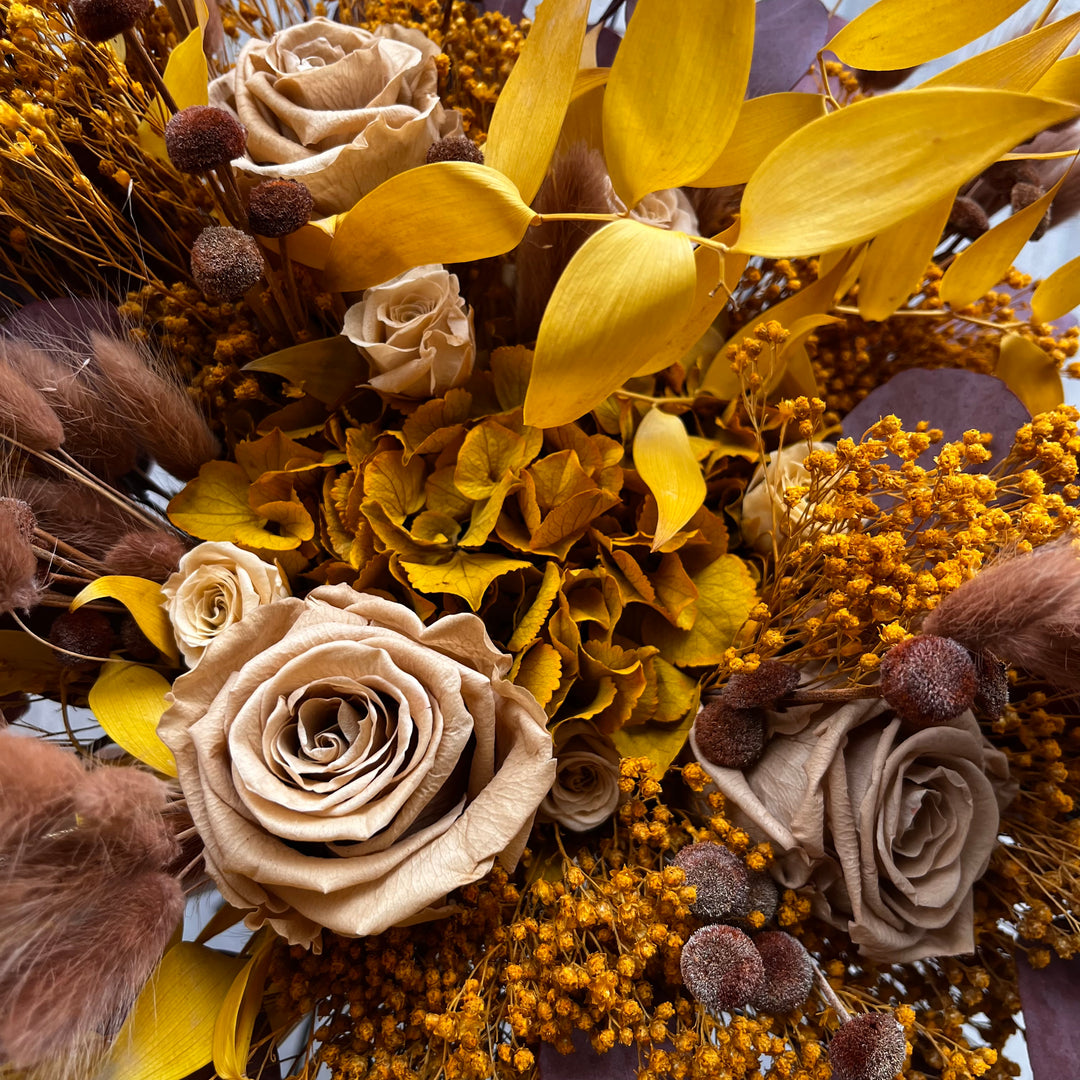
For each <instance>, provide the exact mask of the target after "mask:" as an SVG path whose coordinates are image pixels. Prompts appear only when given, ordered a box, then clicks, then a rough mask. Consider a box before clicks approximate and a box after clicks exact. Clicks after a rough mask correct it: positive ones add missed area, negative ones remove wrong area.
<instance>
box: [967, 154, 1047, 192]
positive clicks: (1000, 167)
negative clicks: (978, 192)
mask: <svg viewBox="0 0 1080 1080" xmlns="http://www.w3.org/2000/svg"><path fill="white" fill-rule="evenodd" d="M979 179H980V180H984V181H986V183H987V184H989V185H990V186H991V187H992V188H993V189H994V190H995V191H996V192H997V193H998V194H999V195H1008V194H1009V191H1010V189H1011V188H1012V186H1013V184H1038V183H1039V174H1038V173H1037V172H1036V171H1035V167H1034V166H1033V165H1032V164H1031V162H1030V161H995V162H994V164H993V165H988V166H987V167H986V168H985V169H983V171H982V172H981V173H980V174H979Z"/></svg>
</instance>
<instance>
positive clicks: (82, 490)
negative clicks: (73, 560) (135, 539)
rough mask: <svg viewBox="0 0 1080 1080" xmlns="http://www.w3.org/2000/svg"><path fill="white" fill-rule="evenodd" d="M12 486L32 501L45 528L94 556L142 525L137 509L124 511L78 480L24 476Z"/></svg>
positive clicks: (19, 495)
mask: <svg viewBox="0 0 1080 1080" xmlns="http://www.w3.org/2000/svg"><path fill="white" fill-rule="evenodd" d="M9 488H10V492H9V493H10V494H11V495H13V496H14V497H15V498H17V499H21V500H22V501H23V502H25V503H28V504H29V506H30V508H31V509H32V510H33V512H34V515H35V517H36V518H37V521H38V524H39V525H40V526H41V528H42V529H44V530H45V531H46V532H48V533H51V534H52V535H53V536H58V537H59V538H60V539H61V540H65V541H67V542H68V543H69V544H74V545H75V547H77V548H79V549H80V550H81V551H84V552H86V554H87V555H91V556H94V557H100V556H102V555H104V554H105V553H106V552H107V551H108V550H109V549H110V548H111V547H113V546H114V545H115V544H116V543H117V537H118V536H119V537H122V536H123V535H124V534H125V533H129V532H131V531H132V529H134V528H135V527H136V526H141V525H143V522H142V519H141V518H138V517H136V516H135V515H134V513H130V514H129V513H125V511H124V510H123V509H122V508H121V507H120V506H118V505H117V504H116V503H114V502H113V501H112V500H111V499H107V498H105V497H104V496H103V495H101V494H99V493H98V492H96V491H95V490H94V489H93V488H91V487H88V486H87V485H85V484H80V483H77V482H75V481H71V480H46V479H43V478H41V477H35V476H24V477H21V478H20V479H18V480H14V481H12V483H11V484H10V485H9Z"/></svg>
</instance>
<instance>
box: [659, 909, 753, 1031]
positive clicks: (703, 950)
mask: <svg viewBox="0 0 1080 1080" xmlns="http://www.w3.org/2000/svg"><path fill="white" fill-rule="evenodd" d="M679 966H680V968H681V970H682V977H683V983H684V984H685V985H686V989H687V990H689V991H690V993H691V994H693V996H694V998H695V999H696V1000H697V1001H699V1002H701V1004H702V1005H704V1006H705V1008H706V1009H708V1010H709V1012H711V1013H713V1014H716V1013H718V1012H723V1011H726V1010H730V1009H741V1008H743V1007H744V1006H745V1005H746V1004H748V1003H749V1001H750V998H751V997H753V995H754V994H755V993H757V991H758V988H759V987H760V986H761V983H762V980H764V978H765V964H764V963H763V961H762V959H761V953H759V952H758V951H757V949H755V948H754V943H753V942H752V941H751V940H750V939H749V938H748V937H747V936H746V934H744V933H743V932H742V931H741V930H739V929H738V928H737V927H734V926H725V925H724V924H723V923H715V924H713V925H712V926H703V927H702V928H701V929H700V930H695V931H694V933H692V934H691V935H690V937H689V938H688V939H687V941H686V944H685V945H684V946H683V950H682V959H681V961H680V965H679Z"/></svg>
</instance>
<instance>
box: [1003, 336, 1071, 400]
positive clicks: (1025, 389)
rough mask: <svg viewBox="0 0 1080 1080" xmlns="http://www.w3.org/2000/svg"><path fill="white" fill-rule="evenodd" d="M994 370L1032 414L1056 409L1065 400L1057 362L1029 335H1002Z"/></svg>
mask: <svg viewBox="0 0 1080 1080" xmlns="http://www.w3.org/2000/svg"><path fill="white" fill-rule="evenodd" d="M994 374H995V375H996V376H997V377H998V378H999V379H1000V380H1001V381H1002V382H1003V383H1004V384H1005V385H1006V386H1007V387H1008V388H1009V389H1010V390H1011V391H1012V392H1013V393H1014V394H1015V395H1016V396H1017V397H1018V398H1019V399H1020V400H1021V401H1022V402H1023V403H1024V404H1025V405H1026V406H1027V410H1028V412H1030V413H1031V415H1032V416H1035V415H1036V414H1037V413H1041V412H1047V411H1049V410H1050V409H1056V408H1057V407H1058V406H1059V405H1060V404H1061V403H1062V402H1063V401H1064V400H1065V390H1064V388H1063V387H1062V385H1061V372H1060V371H1058V367H1057V364H1055V363H1054V361H1053V360H1052V359H1051V358H1050V357H1049V356H1047V355H1046V353H1045V352H1043V350H1042V349H1040V348H1039V346H1038V345H1036V344H1035V342H1034V341H1031V340H1030V339H1029V338H1026V337H1023V336H1022V335H1020V334H1006V335H1005V336H1004V337H1003V338H1002V339H1001V348H1000V352H999V353H998V362H997V365H996V367H995V368H994Z"/></svg>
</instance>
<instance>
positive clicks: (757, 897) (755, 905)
mask: <svg viewBox="0 0 1080 1080" xmlns="http://www.w3.org/2000/svg"><path fill="white" fill-rule="evenodd" d="M749 876H750V895H749V898H748V899H747V901H746V906H747V908H748V909H749V910H750V911H760V912H761V914H762V915H764V916H765V921H766V922H768V920H769V919H771V918H772V917H773V916H774V915H775V914H776V909H777V908H778V907H779V906H780V890H779V889H778V888H777V887H776V882H775V881H773V879H772V878H771V877H769V875H768V874H760V873H754V872H753V871H751V872H750V875H749Z"/></svg>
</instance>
